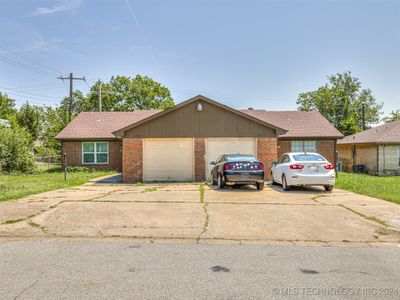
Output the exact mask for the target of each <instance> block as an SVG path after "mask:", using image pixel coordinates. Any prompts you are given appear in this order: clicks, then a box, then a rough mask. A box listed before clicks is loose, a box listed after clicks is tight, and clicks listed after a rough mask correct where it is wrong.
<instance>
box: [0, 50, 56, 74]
mask: <svg viewBox="0 0 400 300" xmlns="http://www.w3.org/2000/svg"><path fill="white" fill-rule="evenodd" d="M0 59H2V60H3V61H4V62H6V63H8V64H10V65H14V66H17V67H21V68H23V69H25V70H28V71H31V72H34V73H37V74H40V75H43V76H48V77H52V78H54V74H52V73H50V72H47V71H46V72H45V71H43V70H40V69H38V68H35V67H32V66H28V65H25V64H23V63H20V62H17V61H15V60H13V59H11V58H8V57H5V56H2V55H0Z"/></svg>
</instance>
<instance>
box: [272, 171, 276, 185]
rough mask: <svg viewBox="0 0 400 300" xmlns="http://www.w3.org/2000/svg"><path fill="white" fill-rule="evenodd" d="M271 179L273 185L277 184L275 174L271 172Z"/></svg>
mask: <svg viewBox="0 0 400 300" xmlns="http://www.w3.org/2000/svg"><path fill="white" fill-rule="evenodd" d="M271 180H272V185H276V184H277V183H276V181H275V180H274V174H273V173H272V172H271Z"/></svg>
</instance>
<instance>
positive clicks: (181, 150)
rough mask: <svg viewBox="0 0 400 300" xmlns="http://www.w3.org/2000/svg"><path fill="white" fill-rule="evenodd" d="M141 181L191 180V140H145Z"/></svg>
mask: <svg viewBox="0 0 400 300" xmlns="http://www.w3.org/2000/svg"><path fill="white" fill-rule="evenodd" d="M143 180H144V181H191V180H193V139H145V140H144V144H143Z"/></svg>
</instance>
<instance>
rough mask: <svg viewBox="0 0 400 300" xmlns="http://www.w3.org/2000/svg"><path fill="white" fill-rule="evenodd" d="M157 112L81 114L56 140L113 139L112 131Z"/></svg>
mask: <svg viewBox="0 0 400 300" xmlns="http://www.w3.org/2000/svg"><path fill="white" fill-rule="evenodd" d="M158 112H159V110H136V111H131V112H82V113H80V114H79V115H78V116H77V117H76V118H75V119H73V120H72V122H71V123H69V124H68V126H67V127H65V128H64V129H63V130H62V131H61V132H60V133H59V134H58V135H57V136H56V139H59V140H74V139H100V138H101V139H115V138H116V137H115V135H114V134H113V132H114V131H116V130H118V129H120V128H123V127H125V126H128V125H130V124H132V123H136V122H139V121H140V120H143V119H145V118H147V117H149V116H151V115H154V114H156V113H158Z"/></svg>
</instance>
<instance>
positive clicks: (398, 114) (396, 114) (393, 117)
mask: <svg viewBox="0 0 400 300" xmlns="http://www.w3.org/2000/svg"><path fill="white" fill-rule="evenodd" d="M397 120H400V108H398V109H395V110H392V112H391V113H390V114H389V116H387V117H385V118H383V119H382V121H383V122H385V123H390V122H393V121H397Z"/></svg>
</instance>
